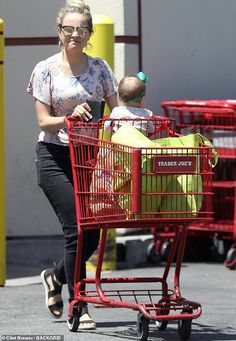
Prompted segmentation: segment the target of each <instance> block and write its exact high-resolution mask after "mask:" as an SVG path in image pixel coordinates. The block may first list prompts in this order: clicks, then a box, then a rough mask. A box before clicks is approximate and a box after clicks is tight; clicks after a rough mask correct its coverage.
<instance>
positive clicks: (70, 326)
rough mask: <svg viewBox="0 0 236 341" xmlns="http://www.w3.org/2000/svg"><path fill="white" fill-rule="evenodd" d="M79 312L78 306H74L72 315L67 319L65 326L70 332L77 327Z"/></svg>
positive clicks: (74, 330)
mask: <svg viewBox="0 0 236 341" xmlns="http://www.w3.org/2000/svg"><path fill="white" fill-rule="evenodd" d="M79 319H80V313H79V311H78V307H74V310H73V315H72V316H71V318H70V319H69V320H67V327H68V329H69V331H70V332H76V331H77V329H78V327H79Z"/></svg>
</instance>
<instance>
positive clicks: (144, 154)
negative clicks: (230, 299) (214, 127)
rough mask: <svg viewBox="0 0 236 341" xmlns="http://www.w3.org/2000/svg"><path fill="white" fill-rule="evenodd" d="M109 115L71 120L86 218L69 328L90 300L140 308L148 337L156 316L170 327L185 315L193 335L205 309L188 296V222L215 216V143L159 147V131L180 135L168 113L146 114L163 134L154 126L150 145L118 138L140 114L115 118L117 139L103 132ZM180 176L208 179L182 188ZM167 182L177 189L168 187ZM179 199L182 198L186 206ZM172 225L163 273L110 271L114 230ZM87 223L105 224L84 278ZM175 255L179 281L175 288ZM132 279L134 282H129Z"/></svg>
mask: <svg viewBox="0 0 236 341" xmlns="http://www.w3.org/2000/svg"><path fill="white" fill-rule="evenodd" d="M139 120H140V119H139ZM108 121H109V120H108ZM105 122H107V121H103V120H100V121H99V122H98V123H90V124H85V123H81V122H78V121H74V120H72V119H71V118H68V119H67V125H68V133H69V145H70V153H71V160H72V168H73V179H74V188H75V201H76V213H77V220H78V251H77V260H76V269H75V295H74V300H73V301H72V302H71V303H70V307H69V316H68V328H69V330H70V331H72V332H73V331H76V330H77V328H78V325H79V317H80V311H79V310H78V307H77V306H78V303H79V302H83V301H85V302H89V303H92V304H94V305H95V306H96V307H97V308H129V309H132V310H134V311H137V313H138V315H137V316H138V317H137V335H138V338H139V340H147V338H148V333H149V321H150V320H154V321H155V322H156V324H157V327H158V329H163V330H164V329H165V328H166V326H167V324H168V321H173V320H175V321H178V332H179V335H180V337H181V339H182V340H187V339H188V338H189V337H190V334H191V324H192V320H193V319H196V318H198V317H199V316H200V315H201V312H202V309H201V304H200V303H197V302H194V301H190V300H187V299H185V298H184V297H183V296H182V294H181V290H180V285H179V277H180V270H181V262H182V258H183V254H184V248H185V241H186V235H187V226H188V224H189V223H190V222H194V221H202V222H203V221H210V220H212V168H211V159H212V151H211V148H209V147H205V146H202V147H199V148H161V147H155V141H156V138H160V137H161V136H164V135H165V136H171V135H172V134H173V133H172V129H171V120H169V119H165V118H153V119H149V120H142V129H141V131H143V130H144V129H147V128H148V127H150V126H151V127H153V126H154V127H155V133H154V132H153V130H152V134H151V136H152V140H153V141H150V144H148V143H147V141H146V140H145V141H146V142H145V143H146V145H145V147H140V146H138V145H136V146H135V147H133V146H131V145H130V143H128V142H129V141H128V142H127V143H126V144H122V143H118V142H117V141H116V139H115V137H116V138H117V135H116V134H118V132H120V131H121V129H123V128H124V129H126V128H127V126H128V129H130V130H129V132H131V130H132V129H131V128H130V126H132V124H133V125H135V120H130V119H129V120H128V122H127V121H126V120H112V121H111V122H110V125H111V126H113V125H114V124H115V126H116V127H117V126H119V127H120V129H118V130H117V133H115V134H114V135H112V137H111V139H110V140H105V139H104V138H103V137H104V136H103V128H104V124H105ZM132 127H133V126H132ZM133 128H134V127H133ZM136 130H138V129H136ZM123 136H126V135H123ZM130 136H131V135H130V134H129V138H130ZM115 141H116V142H115ZM139 141H140V140H139ZM142 143H144V140H143V142H142ZM177 175H178V176H180V177H181V176H182V177H183V178H184V179H185V181H186V182H187V183H188V182H189V183H190V182H191V181H192V179H193V177H194V178H196V179H197V180H196V181H199V182H201V191H197V190H193V189H192V190H190V189H189V190H188V191H187V192H185V193H183V192H179V191H177V189H176V176H177ZM167 184H168V185H169V189H170V190H169V192H167V191H166V188H167ZM197 185H198V184H197ZM164 202H165V204H164ZM176 202H178V203H179V202H180V203H181V207H178V209H177V207H176ZM196 202H201V208H199V211H194V210H192V207H191V205H192V206H193V203H196ZM165 225H169V226H170V227H172V228H173V230H174V232H175V235H174V239H173V243H172V245H171V249H170V252H169V256H168V259H167V262H166V266H165V269H164V271H163V273H162V275H160V276H157V277H154V278H153V277H150V278H149V277H148V278H146V277H132V278H120V277H112V278H107V277H103V276H102V270H101V269H102V262H103V254H104V248H105V243H106V236H107V230H108V229H110V228H137V227H141V228H143V227H145V228H148V229H150V228H151V227H152V226H156V227H160V228H162V226H165ZM86 229H100V230H101V237H100V244H99V249H98V259H97V266H96V272H95V278H83V279H80V260H81V257H82V254H81V250H82V247H81V246H82V243H83V234H84V231H85V230H86ZM174 256H176V262H175V270H174V278H173V282H174V284H173V288H169V283H168V282H169V272H170V267H171V265H172V264H173V259H174ZM85 285H86V289H85ZM124 285H125V286H127V289H121V287H120V286H122V287H123V286H124ZM149 286H150V287H149ZM88 287H89V288H88ZM90 287H91V288H90Z"/></svg>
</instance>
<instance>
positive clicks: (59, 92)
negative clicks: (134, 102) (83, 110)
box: [27, 54, 117, 145]
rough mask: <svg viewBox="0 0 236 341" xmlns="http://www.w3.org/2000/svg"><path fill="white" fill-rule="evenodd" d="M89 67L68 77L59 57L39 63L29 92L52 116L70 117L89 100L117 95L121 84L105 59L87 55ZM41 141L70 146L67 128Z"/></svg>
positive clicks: (29, 85) (32, 76)
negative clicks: (76, 108)
mask: <svg viewBox="0 0 236 341" xmlns="http://www.w3.org/2000/svg"><path fill="white" fill-rule="evenodd" d="M86 57H87V61H88V63H87V64H88V66H87V68H86V70H85V71H84V72H82V73H81V74H80V75H77V76H68V75H66V74H65V73H64V72H63V71H62V69H61V68H60V65H59V63H58V54H55V55H53V56H51V57H49V58H48V59H46V60H44V61H41V62H39V63H38V64H37V65H36V66H35V68H34V70H33V72H32V74H31V77H30V81H29V84H28V87H27V92H28V93H30V94H31V95H32V96H33V97H34V98H36V99H37V100H39V101H41V102H43V103H45V104H47V105H49V106H50V107H51V115H52V116H65V115H67V114H68V115H70V114H71V113H72V112H73V110H74V108H75V107H76V106H77V105H78V104H80V103H83V102H85V101H86V100H87V99H89V98H94V99H98V100H102V99H103V98H104V99H106V98H108V97H110V96H112V95H114V94H115V93H116V92H117V81H116V79H115V76H114V74H113V72H112V70H111V68H110V67H109V65H108V64H107V62H106V61H105V60H103V59H101V58H93V57H91V56H89V55H86ZM39 141H43V142H48V143H55V144H60V145H67V144H68V138H67V134H66V128H63V129H60V130H59V131H58V132H43V131H42V132H41V133H40V135H39Z"/></svg>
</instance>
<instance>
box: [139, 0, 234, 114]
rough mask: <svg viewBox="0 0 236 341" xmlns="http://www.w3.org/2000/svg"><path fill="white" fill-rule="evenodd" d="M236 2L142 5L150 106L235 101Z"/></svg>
mask: <svg viewBox="0 0 236 341" xmlns="http://www.w3.org/2000/svg"><path fill="white" fill-rule="evenodd" d="M235 15H236V1H235V0H226V1H222V0H198V1H196V0H188V1H186V0H178V1H174V0H165V1H163V0H142V22H143V25H142V55H143V69H144V70H145V72H147V73H148V75H149V84H148V92H147V98H146V103H147V104H148V105H149V107H151V109H152V110H154V111H155V112H157V113H159V112H160V101H162V100H176V99H198V98H200V99H212V98H235V97H236V93H235V79H236V63H235V58H236V44H235Z"/></svg>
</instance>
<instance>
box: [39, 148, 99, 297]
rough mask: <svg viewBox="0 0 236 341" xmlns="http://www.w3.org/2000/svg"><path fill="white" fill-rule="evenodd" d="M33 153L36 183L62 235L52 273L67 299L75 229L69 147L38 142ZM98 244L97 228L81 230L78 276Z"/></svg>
mask: <svg viewBox="0 0 236 341" xmlns="http://www.w3.org/2000/svg"><path fill="white" fill-rule="evenodd" d="M36 154H37V161H36V167H37V176H38V184H39V186H40V187H41V188H42V190H43V191H44V193H45V195H46V196H47V198H48V200H49V202H50V204H51V205H52V207H53V209H54V211H55V213H56V215H57V217H58V219H59V221H60V223H61V226H62V229H63V232H64V236H65V250H64V257H63V259H61V260H60V261H59V262H58V263H57V265H56V268H55V274H56V277H57V279H58V280H59V281H60V282H61V283H63V284H65V283H67V284H68V291H69V299H73V297H74V270H75V259H76V250H77V236H78V229H77V220H76V210H75V198H74V188H73V179H72V169H71V161H70V152H69V147H64V146H58V145H55V144H52V143H43V142H39V143H38V144H37V148H36ZM98 243H99V230H98V229H97V230H88V231H86V232H85V233H84V242H83V257H82V264H81V278H85V277H86V260H88V259H89V258H90V256H91V255H92V254H93V252H94V251H95V250H96V249H97V247H98ZM52 247H53V245H52Z"/></svg>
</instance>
